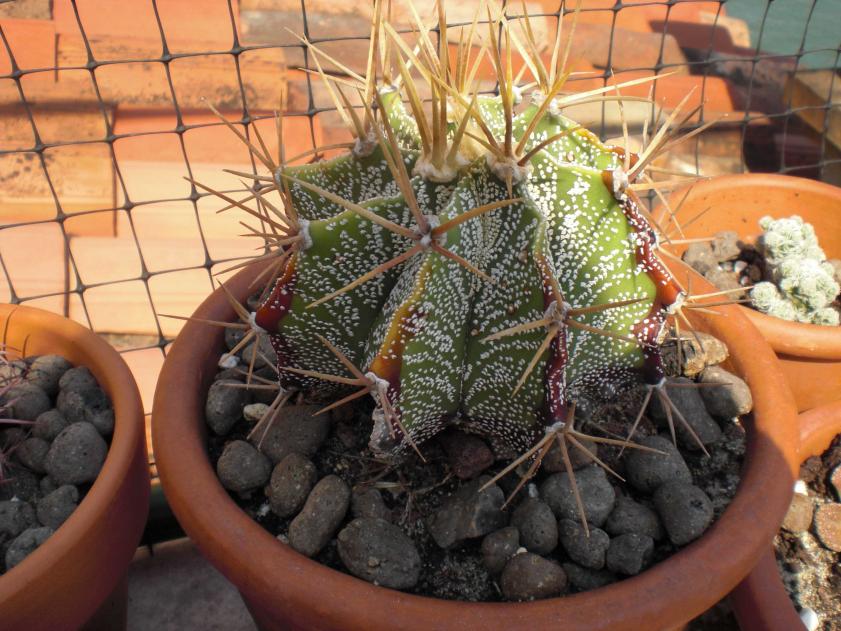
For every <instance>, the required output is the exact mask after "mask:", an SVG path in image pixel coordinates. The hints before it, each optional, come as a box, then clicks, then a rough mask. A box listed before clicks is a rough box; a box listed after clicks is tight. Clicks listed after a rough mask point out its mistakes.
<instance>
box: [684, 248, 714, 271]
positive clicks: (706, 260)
mask: <svg viewBox="0 0 841 631" xmlns="http://www.w3.org/2000/svg"><path fill="white" fill-rule="evenodd" d="M683 261H684V262H685V263H686V264H687V265H689V266H690V267H692V269H694V270H695V271H696V272H698V273H699V274H706V273H707V272H709V271H711V270H713V269H717V268H718V259H717V258H716V257H715V254H713V249H712V246H711V245H710V244H709V243H708V242H706V241H704V242H701V243H690V244H689V246H688V247H687V248H686V252H684V253H683Z"/></svg>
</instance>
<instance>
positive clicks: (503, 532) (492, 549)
mask: <svg viewBox="0 0 841 631" xmlns="http://www.w3.org/2000/svg"><path fill="white" fill-rule="evenodd" d="M519 548H520V532H519V531H518V530H517V529H516V528H515V527H514V526H506V527H505V528H500V529H499V530H496V531H494V532H492V533H490V534H488V535H486V536H485V538H484V539H482V562H483V563H484V564H485V568H486V569H487V570H488V572H490V573H491V574H494V575H496V574H499V573H500V572H502V570H503V569H504V568H505V564H506V563H508V559H510V558H511V557H512V556H514V555H515V554H516V553H517V550H518V549H519Z"/></svg>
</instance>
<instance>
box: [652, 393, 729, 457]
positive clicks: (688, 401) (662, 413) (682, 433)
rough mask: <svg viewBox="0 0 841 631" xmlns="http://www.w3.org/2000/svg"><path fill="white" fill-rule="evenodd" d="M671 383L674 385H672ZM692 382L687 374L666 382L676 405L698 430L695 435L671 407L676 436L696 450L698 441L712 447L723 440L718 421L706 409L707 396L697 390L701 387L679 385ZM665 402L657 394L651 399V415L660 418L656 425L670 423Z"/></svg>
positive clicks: (685, 446) (693, 428)
mask: <svg viewBox="0 0 841 631" xmlns="http://www.w3.org/2000/svg"><path fill="white" fill-rule="evenodd" d="M670 384H675V385H674V386H672V387H669V386H670ZM692 384H693V382H692V381H691V380H690V379H687V378H685V377H677V378H670V379H669V380H668V382H667V385H666V392H667V394H668V397H669V399H670V400H671V402H672V403H673V404H674V407H675V408H677V409H678V410H679V411H680V414H681V415H683V418H684V419H685V420H686V422H687V423H688V424H689V427H691V428H692V431H693V432H695V436H693V435H692V433H691V432H690V431H689V430H688V429H687V428H686V426H685V425H684V424H683V422H682V421H681V418H680V415H678V414H677V413H675V411H674V408H672V410H671V412H672V415H671V416H672V423H673V424H674V428H675V434H676V435H677V439H678V441H679V442H680V444H681V445H682V446H683V447H684V448H686V449H690V450H693V451H694V450H698V449H700V446H699V445H698V441H699V440H700V442H701V444H702V445H704V446H705V447H709V446H710V445H713V444H715V443H717V442H718V441H719V440H721V436H722V434H721V428H720V427H719V426H718V423H716V422H715V420H714V419H713V417H711V416H710V415H709V413H708V412H707V408H706V406H705V405H704V399H702V398H701V393H700V392H698V390H699V388H695V387H679V386H690V385H692ZM666 405H667V404H666V403H665V402H661V401H660V398H659V397H657V396H654V397H652V398H651V405H650V406H649V412H650V414H651V417H652V418H654V419H655V420H656V421H658V423H657V424H658V426H659V427H661V428H664V427H667V426H668V415H667V411H666V409H665V408H666ZM696 436H697V439H696Z"/></svg>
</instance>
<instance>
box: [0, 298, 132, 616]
mask: <svg viewBox="0 0 841 631" xmlns="http://www.w3.org/2000/svg"><path fill="white" fill-rule="evenodd" d="M0 331H2V338H0V339H2V341H3V342H4V343H5V344H7V345H9V346H10V347H12V348H15V349H19V350H21V351H22V352H23V353H24V354H25V355H27V356H28V355H41V354H48V353H55V354H58V355H62V356H64V357H65V358H67V359H68V360H69V361H70V362H72V363H73V364H74V365H77V366H78V365H81V366H87V367H88V368H89V369H90V371H91V372H92V373H93V374H94V376H95V377H96V378H97V380H98V381H99V383H100V385H101V386H102V388H103V389H104V390H105V391H106V392H107V393H108V396H109V397H110V398H111V401H112V403H113V405H114V413H115V414H114V416H115V426H114V435H113V437H112V440H111V447H110V449H109V450H108V456H107V457H106V459H105V463H104V465H103V467H102V471H101V472H100V474H99V477H97V479H96V481H95V482H94V484H93V485H92V486H91V488H90V490H89V491H88V493H87V495H86V496H85V498H84V500H83V501H82V502H81V503H80V504H79V507H78V508H77V509H76V510H75V511H74V512H73V514H72V515H71V516H70V518H69V519H68V520H67V521H66V522H65V523H64V524H62V526H61V527H60V528H59V529H58V530H57V531H56V532H55V534H54V535H53V536H51V537H50V538H49V539H48V540H47V541H46V542H45V543H44V544H43V545H42V546H41V547H39V548H38V549H37V550H36V551H35V552H33V553H32V554H31V555H29V556H28V557H27V558H26V559H25V560H24V561H23V562H22V563H20V564H19V565H17V566H16V567H14V568H13V569H11V570H10V571H9V572H7V573H6V574H4V575H3V576H0V629H4V630H6V629H8V630H9V631H12V630H16V631H19V630H20V629H26V630H27V631H35V630H41V629H43V630H44V631H55V630H56V629H78V628H80V627H82V626H85V628H88V629H93V628H96V629H121V628H125V624H126V622H125V612H126V609H125V604H126V581H125V576H126V571H127V569H128V565H129V563H130V562H131V559H132V557H133V556H134V552H135V549H136V548H137V544H138V542H139V541H140V535H141V533H142V532H143V525H144V524H145V522H146V513H147V511H148V506H149V467H148V464H147V462H148V460H147V454H146V440H145V430H144V424H143V408H142V406H141V404H140V394H139V392H138V390H137V386H136V384H135V382H134V378H133V377H132V375H131V372H130V371H129V369H128V366H126V364H125V362H124V361H123V360H122V358H121V357H120V355H119V354H118V353H117V352H116V351H115V350H114V349H113V348H111V346H110V345H109V344H107V343H106V342H105V341H104V340H102V339H101V338H99V337H98V336H97V335H95V334H94V333H92V332H91V331H89V330H88V329H86V328H84V327H82V326H80V325H79V324H77V323H75V322H73V321H71V320H67V319H65V318H61V317H59V316H57V315H54V314H52V313H48V312H46V311H41V310H40V309H32V308H29V307H21V306H11V305H0Z"/></svg>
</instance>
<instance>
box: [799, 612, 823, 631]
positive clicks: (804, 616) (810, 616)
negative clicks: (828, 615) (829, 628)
mask: <svg viewBox="0 0 841 631" xmlns="http://www.w3.org/2000/svg"><path fill="white" fill-rule="evenodd" d="M800 620H801V621H802V622H803V626H804V627H806V628H807V629H808V630H809V631H817V629H818V627H819V626H820V624H821V619H820V618H819V617H818V614H816V613H815V610H814V609H811V608H810V607H806V608H804V609H801V610H800Z"/></svg>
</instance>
